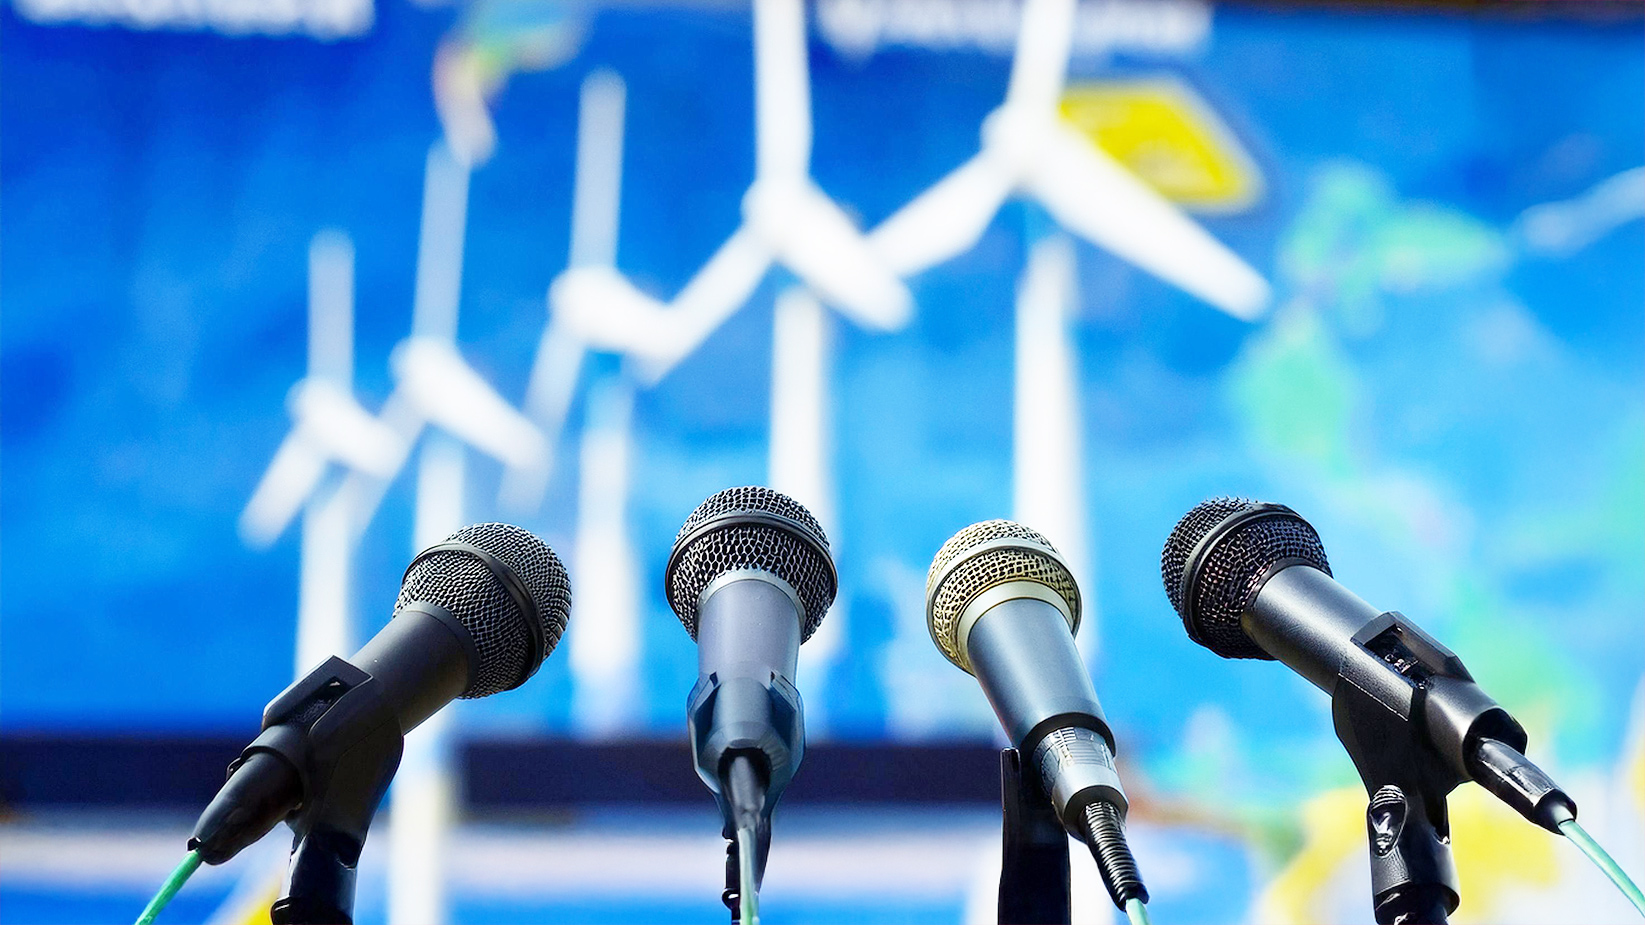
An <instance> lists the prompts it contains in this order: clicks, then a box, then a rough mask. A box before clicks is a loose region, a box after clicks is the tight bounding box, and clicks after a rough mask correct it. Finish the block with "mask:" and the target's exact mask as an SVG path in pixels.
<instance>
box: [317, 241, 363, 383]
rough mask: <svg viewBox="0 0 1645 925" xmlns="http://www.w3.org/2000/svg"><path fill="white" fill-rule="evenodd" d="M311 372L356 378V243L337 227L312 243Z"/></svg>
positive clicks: (336, 379)
mask: <svg viewBox="0 0 1645 925" xmlns="http://www.w3.org/2000/svg"><path fill="white" fill-rule="evenodd" d="M308 376H309V379H310V380H312V381H317V382H318V381H323V382H332V383H335V384H336V385H337V386H339V387H341V388H344V389H347V388H350V387H351V386H352V383H353V382H354V243H353V242H352V241H350V240H349V237H348V235H346V234H343V233H342V232H340V231H336V230H326V231H322V232H320V233H319V234H317V235H315V236H314V238H313V240H311V241H310V242H309V245H308Z"/></svg>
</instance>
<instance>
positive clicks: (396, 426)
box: [337, 388, 426, 542]
mask: <svg viewBox="0 0 1645 925" xmlns="http://www.w3.org/2000/svg"><path fill="white" fill-rule="evenodd" d="M377 420H378V421H381V422H382V424H383V426H385V427H387V428H388V429H389V430H391V431H393V433H394V434H395V436H396V437H397V438H398V440H399V445H400V447H401V450H402V452H401V454H400V459H399V461H398V462H397V463H396V464H395V466H394V471H393V473H391V474H390V475H388V476H385V477H379V476H375V475H371V474H370V473H366V472H361V471H359V470H351V471H350V472H349V473H348V475H347V476H345V477H344V478H343V484H342V485H340V486H338V488H337V490H338V492H339V493H347V494H348V495H349V497H348V499H347V500H346V501H344V502H341V503H345V504H347V505H348V509H349V510H350V511H351V512H352V514H353V522H352V523H351V525H350V527H351V529H350V534H349V535H350V541H351V542H358V541H359V539H360V537H361V535H362V534H364V533H365V531H366V527H368V526H370V525H371V519H372V518H373V517H375V516H377V508H378V507H380V506H381V505H382V503H383V495H385V494H386V493H387V492H388V487H389V485H391V484H393V482H394V477H395V476H397V475H399V473H400V469H401V468H403V467H404V466H405V464H406V460H407V459H409V458H410V456H411V447H412V446H413V445H415V444H416V443H417V438H418V437H420V436H422V433H423V427H424V426H425V425H426V422H425V421H424V419H423V415H422V413H421V412H420V411H419V410H418V409H417V407H416V406H415V405H414V404H413V403H412V401H411V400H410V399H409V398H408V397H407V396H406V393H405V390H404V389H401V388H396V389H395V390H394V391H393V392H392V393H390V394H389V396H388V401H385V402H383V407H382V410H381V411H379V412H378V413H377Z"/></svg>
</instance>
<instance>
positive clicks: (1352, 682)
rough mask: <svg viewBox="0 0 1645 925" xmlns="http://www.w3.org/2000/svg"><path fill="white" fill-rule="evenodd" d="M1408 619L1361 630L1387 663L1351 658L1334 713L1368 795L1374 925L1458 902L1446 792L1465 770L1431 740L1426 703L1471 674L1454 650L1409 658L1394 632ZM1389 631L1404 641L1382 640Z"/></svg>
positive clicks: (1441, 918) (1436, 915)
mask: <svg viewBox="0 0 1645 925" xmlns="http://www.w3.org/2000/svg"><path fill="white" fill-rule="evenodd" d="M1403 622H1404V618H1403V617H1401V616H1400V615H1399V614H1396V613H1389V614H1384V615H1382V617H1380V618H1378V619H1377V620H1375V621H1372V623H1370V624H1368V625H1367V627H1366V629H1365V630H1362V631H1361V633H1360V634H1357V635H1356V637H1355V641H1356V642H1358V643H1360V644H1361V647H1363V648H1364V649H1365V650H1366V651H1367V652H1372V653H1376V654H1378V655H1381V656H1382V661H1383V662H1385V663H1386V664H1382V665H1375V664H1372V663H1373V662H1375V661H1376V660H1375V659H1368V660H1364V661H1361V660H1357V659H1352V658H1350V659H1345V660H1344V662H1343V667H1342V673H1341V675H1340V676H1339V678H1338V681H1337V684H1336V689H1335V690H1334V691H1333V692H1332V695H1331V719H1332V725H1333V726H1335V728H1336V733H1337V738H1338V739H1340V740H1341V741H1342V744H1343V746H1344V747H1345V748H1346V749H1347V750H1348V756H1349V757H1350V758H1351V759H1353V762H1354V767H1355V768H1356V769H1358V771H1359V776H1360V779H1361V780H1362V781H1363V782H1364V784H1365V791H1366V793H1367V794H1368V795H1369V797H1370V799H1369V803H1368V805H1367V807H1366V813H1365V823H1366V829H1367V832H1368V834H1369V837H1370V851H1371V894H1372V907H1373V910H1374V913H1375V915H1376V920H1377V922H1378V923H1379V925H1445V923H1446V921H1447V917H1448V916H1449V915H1450V914H1451V913H1452V912H1454V911H1456V908H1457V904H1458V903H1459V902H1460V900H1461V897H1460V894H1459V893H1458V881H1457V874H1456V866H1455V864H1454V863H1453V862H1452V860H1451V831H1450V821H1449V819H1448V817H1447V811H1446V805H1445V798H1446V795H1447V794H1449V793H1450V792H1451V791H1452V790H1454V789H1455V788H1456V786H1457V785H1458V784H1460V783H1462V782H1463V781H1465V780H1467V779H1468V777H1467V776H1466V775H1465V774H1463V773H1462V772H1460V771H1459V770H1457V768H1456V767H1455V766H1454V764H1453V763H1452V762H1451V761H1449V760H1447V759H1446V758H1445V757H1444V756H1443V755H1441V754H1440V752H1439V751H1438V750H1437V749H1436V748H1435V747H1434V745H1433V744H1432V740H1431V734H1430V730H1429V729H1428V728H1427V725H1428V719H1427V717H1426V716H1425V715H1424V707H1425V703H1424V700H1425V697H1426V694H1427V692H1428V690H1429V688H1430V686H1433V685H1435V684H1436V682H1443V681H1444V680H1445V679H1454V680H1459V681H1467V682H1471V681H1472V679H1471V678H1470V677H1469V676H1468V674H1467V671H1466V669H1464V668H1462V664H1461V662H1460V661H1457V660H1456V658H1455V656H1450V653H1449V651H1448V650H1442V651H1444V654H1445V655H1447V656H1450V657H1449V658H1448V659H1439V658H1422V657H1420V656H1418V657H1412V656H1413V652H1412V649H1414V648H1416V647H1415V646H1414V645H1412V643H1415V642H1416V641H1417V640H1414V639H1410V638H1409V637H1406V638H1404V639H1400V638H1397V635H1403V634H1397V632H1396V628H1398V629H1403V627H1402V626H1401V624H1403ZM1391 635H1395V636H1396V638H1395V639H1394V642H1397V643H1399V644H1398V645H1394V643H1389V642H1380V643H1379V640H1388V639H1389V638H1390V636H1391ZM1361 637H1364V638H1363V639H1362V638H1361ZM1422 641H1427V640H1426V639H1425V638H1424V639H1423V640H1422ZM1436 648H1437V645H1436ZM1421 654H1426V653H1421ZM1387 665H1393V666H1394V667H1395V668H1396V669H1399V670H1398V671H1387V670H1385V669H1386V667H1387Z"/></svg>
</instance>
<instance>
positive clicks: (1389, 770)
mask: <svg viewBox="0 0 1645 925" xmlns="http://www.w3.org/2000/svg"><path fill="white" fill-rule="evenodd" d="M1160 574H1161V577H1162V578H1163V579H1164V582H1165V591H1166V594H1167V595H1169V596H1170V598H1171V605H1172V607H1174V608H1175V609H1176V611H1177V613H1178V615H1179V616H1181V617H1182V625H1183V627H1184V628H1185V629H1187V631H1188V635H1189V637H1190V638H1192V639H1193V640H1194V641H1195V642H1197V643H1199V644H1200V645H1202V646H1204V647H1206V648H1207V649H1210V650H1211V651H1213V652H1215V653H1217V654H1218V655H1220V656H1222V657H1224V658H1258V659H1278V660H1279V661H1281V662H1283V663H1285V664H1286V665H1287V666H1289V667H1290V668H1291V669H1292V670H1294V671H1296V672H1297V673H1298V674H1300V675H1302V676H1303V677H1305V678H1307V679H1308V680H1309V681H1310V682H1312V683H1313V684H1314V686H1315V687H1318V688H1319V689H1320V690H1323V691H1325V692H1326V693H1328V694H1330V695H1331V714H1332V721H1333V726H1334V727H1335V729H1336V733H1337V737H1338V738H1339V739H1340V740H1341V741H1342V743H1343V745H1344V746H1345V747H1346V748H1347V750H1348V754H1349V756H1350V757H1351V758H1352V759H1353V762H1354V765H1355V767H1356V769H1358V771H1359V772H1360V776H1361V778H1362V779H1363V780H1364V781H1365V785H1366V789H1367V791H1368V792H1370V793H1371V795H1372V799H1371V803H1370V809H1369V811H1368V816H1367V824H1368V825H1369V827H1370V829H1371V831H1372V835H1373V838H1372V883H1373V887H1374V889H1375V891H1376V895H1377V900H1376V908H1377V919H1378V921H1393V920H1395V919H1396V918H1398V916H1399V914H1400V913H1399V910H1401V909H1410V908H1413V907H1414V908H1417V909H1419V910H1420V911H1419V912H1418V913H1417V915H1418V917H1417V918H1413V919H1410V920H1412V921H1432V920H1435V919H1437V920H1439V921H1443V920H1444V915H1445V914H1447V913H1449V912H1450V911H1454V910H1455V908H1456V906H1457V902H1458V899H1457V893H1456V874H1455V870H1454V868H1453V867H1452V865H1451V861H1450V849H1449V839H1448V831H1449V829H1448V823H1447V821H1446V807H1445V795H1446V794H1448V793H1450V791H1451V790H1453V789H1454V788H1455V787H1456V786H1457V785H1458V784H1460V783H1462V782H1463V781H1467V780H1472V781H1475V782H1476V783H1478V784H1480V785H1481V786H1483V787H1484V788H1485V789H1487V790H1489V791H1490V792H1491V793H1494V794H1496V795H1497V797H1499V798H1500V799H1502V801H1503V802H1505V803H1507V804H1508V805H1509V806H1512V807H1513V808H1514V809H1515V810H1517V811H1518V812H1519V813H1520V814H1521V815H1523V816H1524V817H1525V818H1526V819H1529V820H1530V821H1532V822H1534V823H1536V824H1537V825H1540V826H1542V827H1543V828H1546V829H1548V830H1549V831H1551V832H1555V833H1556V834H1563V833H1562V832H1560V828H1559V826H1560V823H1562V822H1566V821H1571V820H1574V819H1575V818H1576V803H1575V802H1574V801H1573V800H1572V799H1571V798H1570V796H1569V795H1567V794H1566V793H1565V792H1564V791H1563V790H1562V789H1560V787H1559V786H1558V785H1557V784H1555V783H1554V782H1553V780H1551V779H1550V778H1549V777H1548V775H1547V774H1545V773H1543V771H1542V770H1541V769H1540V768H1538V767H1537V766H1536V765H1534V764H1532V763H1531V762H1530V760H1529V759H1527V758H1526V757H1525V755H1524V754H1523V750H1524V748H1525V744H1526V735H1525V730H1524V729H1523V728H1522V727H1521V726H1520V725H1519V723H1518V722H1517V721H1516V720H1515V719H1514V718H1513V717H1512V716H1510V715H1509V714H1508V711H1506V710H1504V709H1503V708H1502V707H1501V706H1500V705H1498V704H1497V703H1496V701H1494V700H1492V699H1491V698H1490V697H1488V696H1486V694H1485V692H1484V691H1482V690H1480V688H1479V686H1478V685H1476V684H1475V683H1474V679H1473V676H1472V675H1470V674H1469V673H1468V670H1467V669H1466V668H1465V667H1463V664H1462V660H1461V659H1459V658H1457V657H1456V655H1455V654H1453V653H1452V652H1451V650H1449V649H1447V648H1445V647H1444V646H1443V645H1440V643H1439V642H1438V641H1436V640H1435V639H1434V638H1433V637H1431V636H1429V635H1428V634H1427V633H1425V632H1423V631H1422V630H1421V629H1420V628H1419V627H1418V626H1417V625H1416V624H1415V623H1413V622H1411V620H1410V619H1408V618H1407V617H1406V616H1405V615H1403V614H1400V613H1396V612H1387V613H1384V612H1382V611H1379V610H1378V609H1377V608H1375V607H1372V606H1371V605H1370V604H1367V603H1365V602H1364V601H1363V600H1361V599H1360V598H1359V597H1357V596H1355V595H1354V593H1353V592H1351V591H1349V590H1348V589H1347V588H1345V587H1343V586H1342V585H1341V584H1338V583H1337V581H1336V579H1334V578H1332V577H1331V566H1330V564H1329V563H1328V562H1327V561H1326V558H1325V547H1324V546H1323V545H1322V544H1321V543H1320V539H1319V534H1318V533H1316V532H1315V531H1314V528H1313V526H1312V525H1310V524H1309V523H1308V522H1307V521H1306V520H1303V519H1302V518H1301V517H1300V516H1298V515H1297V513H1296V512H1295V511H1293V510H1291V509H1290V508H1288V507H1285V506H1284V505H1280V504H1266V503H1262V502H1257V501H1251V500H1247V499H1244V498H1215V499H1212V500H1209V501H1205V502H1202V503H1201V504H1200V505H1198V506H1197V507H1195V508H1194V509H1193V510H1191V511H1189V512H1188V513H1187V514H1186V515H1184V516H1183V518H1182V520H1180V521H1178V523H1177V525H1176V528H1175V529H1174V530H1172V531H1171V536H1170V538H1169V539H1168V540H1167V541H1166V543H1165V549H1164V551H1163V552H1162V553H1161V556H1160Z"/></svg>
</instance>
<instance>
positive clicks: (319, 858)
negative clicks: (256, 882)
mask: <svg viewBox="0 0 1645 925" xmlns="http://www.w3.org/2000/svg"><path fill="white" fill-rule="evenodd" d="M404 744H405V737H404V736H403V735H402V733H401V732H400V723H399V718H398V716H397V715H396V712H395V709H394V704H393V703H392V702H391V701H390V699H389V697H388V696H387V694H386V691H385V690H384V686H383V683H382V682H381V681H379V680H378V679H376V678H374V677H372V676H371V675H370V674H369V673H367V672H365V671H364V670H362V669H360V668H358V667H356V666H355V665H353V664H351V663H350V662H348V661H346V660H344V659H341V658H336V657H332V658H330V659H328V660H327V661H326V662H325V663H324V664H322V665H321V666H320V667H318V668H316V669H315V670H314V671H312V672H310V673H309V674H308V675H307V676H306V677H304V678H303V679H302V680H300V681H298V682H297V683H295V684H293V685H292V686H291V687H289V688H287V689H286V690H285V691H284V692H283V693H281V694H280V696H278V697H276V698H274V700H273V701H271V702H270V703H269V705H268V707H267V708H266V709H265V710H264V711H263V731H262V733H261V734H260V735H258V736H257V738H256V739H255V740H253V741H252V743H251V744H250V745H248V746H246V749H245V751H243V752H241V753H240V757H239V758H237V759H235V761H234V763H233V764H231V765H229V782H228V783H227V784H225V785H224V787H223V790H222V792H221V793H219V795H218V797H217V799H215V800H213V801H212V805H211V806H209V807H207V808H206V812H205V814H204V815H202V816H201V819H200V823H199V824H198V825H197V826H196V827H195V836H194V837H193V838H192V839H190V847H194V848H196V849H197V850H200V851H201V852H202V854H204V855H216V856H219V857H224V858H226V857H231V856H232V855H233V853H235V852H237V851H238V850H239V849H240V847H243V846H244V844H245V843H247V842H248V840H255V839H256V838H257V837H260V836H261V835H262V834H264V833H266V832H267V831H268V825H270V824H273V823H274V821H275V819H274V818H267V817H264V816H259V815H258V814H257V813H256V812H247V808H248V807H253V806H255V807H257V808H259V809H261V808H264V807H282V808H283V807H292V809H290V810H289V811H288V814H286V822H287V824H289V825H290V826H291V830H292V831H293V832H294V833H295V834H296V838H295V839H294V841H293V844H292V851H291V863H290V866H289V868H288V869H287V873H286V880H285V885H284V888H283V889H282V890H281V895H280V898H279V899H277V900H275V902H274V905H273V906H272V907H271V908H270V910H269V916H270V918H271V920H272V921H273V922H274V925H339V923H345V925H346V923H352V922H353V913H354V883H355V874H356V865H357V864H358V862H359V860H360V849H361V847H362V846H363V845H364V844H365V839H366V831H367V829H369V828H370V826H371V819H372V816H373V815H375V814H376V812H377V806H378V804H379V803H381V802H382V799H383V795H384V794H385V793H387V792H388V786H389V783H390V781H392V780H393V778H394V772H395V771H396V770H397V769H398V768H399V765H400V755H401V752H402V750H403V749H404ZM237 772H238V773H237ZM264 791H271V792H264ZM210 859H211V858H210V857H208V860H210ZM213 863H220V861H214V862H213Z"/></svg>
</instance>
